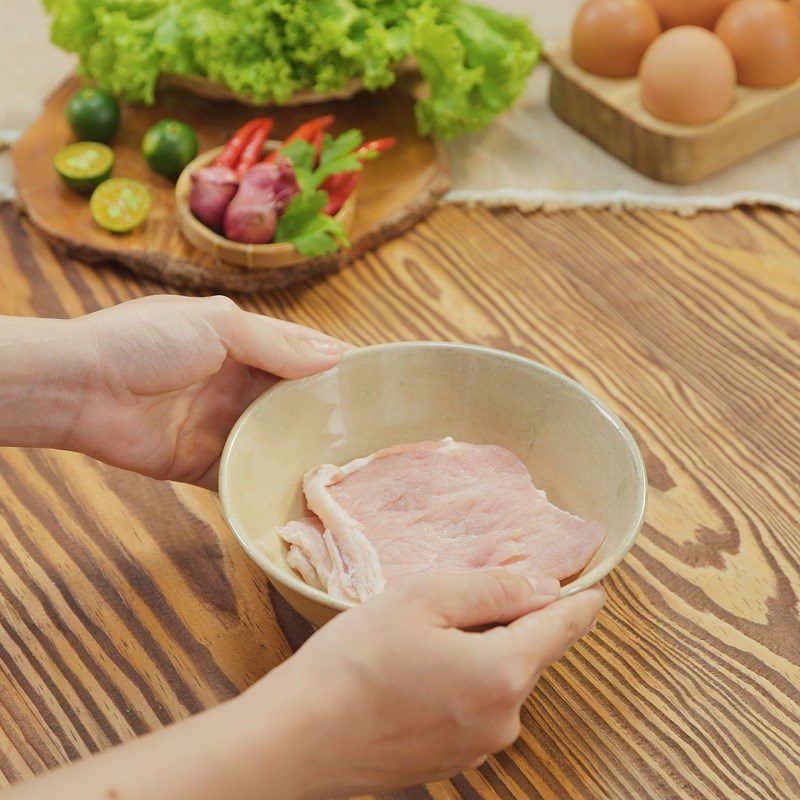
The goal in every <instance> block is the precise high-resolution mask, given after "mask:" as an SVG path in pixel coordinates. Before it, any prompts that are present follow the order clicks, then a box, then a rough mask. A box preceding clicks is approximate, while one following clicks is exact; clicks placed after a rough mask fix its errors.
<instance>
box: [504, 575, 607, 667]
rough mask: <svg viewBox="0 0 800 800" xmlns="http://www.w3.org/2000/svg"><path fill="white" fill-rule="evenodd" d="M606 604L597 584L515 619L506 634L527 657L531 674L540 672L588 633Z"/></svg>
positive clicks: (601, 588)
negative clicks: (508, 634) (532, 671)
mask: <svg viewBox="0 0 800 800" xmlns="http://www.w3.org/2000/svg"><path fill="white" fill-rule="evenodd" d="M605 600H606V593H605V590H604V589H603V587H602V586H600V584H597V585H596V586H592V587H591V588H590V589H585V590H584V591H582V592H579V593H578V594H574V595H572V596H571V597H564V598H562V599H561V600H559V601H558V602H557V603H553V604H552V605H549V606H548V607H547V608H544V609H542V610H541V611H537V612H536V613H535V614H528V615H527V616H524V617H521V618H519V619H517V620H516V621H515V622H513V623H512V624H511V625H509V626H508V628H507V629H506V630H507V631H508V633H510V634H511V636H510V637H509V638H510V640H512V641H513V642H515V646H516V647H517V649H518V650H520V651H522V652H525V653H527V654H528V657H529V658H530V664H529V666H530V668H531V670H535V671H537V672H541V671H542V670H543V669H545V668H546V667H549V666H550V664H552V663H553V662H554V661H556V660H557V659H559V658H561V656H563V655H564V653H565V652H566V651H567V650H569V648H570V647H572V645H573V644H575V642H576V641H577V640H578V639H580V638H581V636H583V635H584V634H585V633H588V631H590V630H591V628H592V626H593V625H594V622H595V620H596V619H597V615H598V614H599V613H600V610H601V609H602V608H603V604H604V603H605Z"/></svg>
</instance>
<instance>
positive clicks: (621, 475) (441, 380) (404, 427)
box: [220, 342, 647, 625]
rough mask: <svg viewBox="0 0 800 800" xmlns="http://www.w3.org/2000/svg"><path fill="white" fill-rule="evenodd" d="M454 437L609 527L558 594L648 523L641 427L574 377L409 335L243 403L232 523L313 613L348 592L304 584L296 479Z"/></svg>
mask: <svg viewBox="0 0 800 800" xmlns="http://www.w3.org/2000/svg"><path fill="white" fill-rule="evenodd" d="M445 436H452V437H454V438H455V439H457V440H462V441H465V442H472V443H474V444H498V445H502V446H503V447H507V448H508V449H509V450H511V451H513V452H514V453H516V454H517V456H519V458H520V459H521V460H522V461H523V462H524V463H525V465H526V466H527V468H528V470H529V471H530V473H531V475H532V477H533V481H534V483H535V484H536V485H537V486H539V487H541V488H542V489H544V490H545V491H546V492H547V495H548V497H549V498H550V499H551V500H552V501H553V502H554V503H556V504H557V505H559V506H561V507H562V508H564V509H566V510H567V511H570V512H572V513H573V514H579V515H580V516H582V517H584V518H586V519H592V520H602V521H603V522H605V523H606V524H607V525H608V531H609V532H608V536H607V538H606V540H605V542H604V543H603V545H602V547H601V548H600V550H599V551H598V552H597V553H596V555H595V556H594V558H593V559H592V561H591V562H590V563H589V564H588V565H587V567H586V569H585V570H584V571H583V572H582V573H581V574H580V575H579V576H578V577H577V578H576V579H575V580H573V581H572V582H571V583H569V584H567V585H566V586H564V588H563V590H562V594H565V595H566V594H572V593H574V592H577V591H580V590H581V589H585V588H586V587H588V586H591V585H592V584H594V583H597V581H599V580H600V579H601V578H603V577H604V576H605V575H607V574H608V573H609V572H610V571H611V570H612V569H613V568H614V567H615V566H616V565H617V564H619V562H620V561H621V560H622V558H623V557H624V556H625V554H626V553H627V552H628V550H630V548H631V546H632V545H633V542H634V540H635V539H636V535H637V534H638V533H639V530H640V528H641V526H642V522H643V519H644V512H645V504H646V495H647V476H646V474H645V467H644V462H643V460H642V455H641V453H640V452H639V449H638V447H637V446H636V443H635V441H634V440H633V437H632V436H631V434H630V433H629V432H628V430H627V429H626V428H625V426H624V425H623V424H622V423H621V422H620V421H619V419H618V418H617V417H616V415H615V414H614V413H613V412H611V411H610V410H609V409H608V408H606V407H605V406H604V405H603V404H602V403H601V402H600V401H599V400H598V399H597V398H596V397H594V396H593V395H592V394H590V393H589V392H588V391H587V390H586V389H584V388H583V387H581V386H580V385H579V384H577V383H575V381H572V380H570V379H569V378H567V377H565V376H564V375H561V374H559V373H558V372H554V371H553V370H551V369H548V368H547V367H544V366H542V365H541V364H537V363H536V362H533V361H529V360H527V359H525V358H521V357H519V356H514V355H511V354H508V353H503V352H500V351H498V350H489V349H487V348H483V347H474V346H470V345H460V344H439V343H435V342H405V343H398V344H385V345H376V346H374V347H365V348H362V349H359V350H353V351H352V352H349V353H348V354H347V355H346V356H345V357H344V359H343V360H342V363H341V364H340V365H339V366H338V367H337V368H335V369H333V370H330V371H329V372H325V373H323V374H321V375H316V376H314V377H311V378H305V379H303V380H298V381H284V382H282V383H280V384H278V385H277V386H275V387H274V388H273V389H271V390H270V391H268V392H267V393H266V394H264V395H263V396H262V397H260V398H259V399H258V400H256V402H255V403H253V404H252V405H251V406H250V408H248V409H247V411H245V413H244V414H243V415H242V417H241V419H239V421H238V422H237V423H236V425H235V426H234V428H233V430H232V431H231V435H230V437H229V438H228V443H227V445H226V447H225V452H224V453H223V456H222V463H221V466H220V496H221V499H222V505H223V508H224V510H225V514H226V516H227V519H228V522H229V524H230V526H231V528H232V529H233V532H234V533H235V534H236V537H237V538H238V539H239V541H240V542H241V544H242V546H243V547H244V549H245V550H246V551H247V552H248V554H249V555H250V556H251V557H252V558H253V559H254V560H255V561H256V562H257V563H258V564H259V565H260V566H261V567H262V569H264V571H265V572H266V573H267V574H268V575H269V578H270V580H271V581H272V583H273V584H274V585H275V588H276V589H277V590H278V591H279V592H280V593H281V594H282V595H283V597H285V598H286V600H288V602H289V603H291V605H292V606H294V608H295V609H296V610H297V611H299V612H300V613H301V614H302V615H303V616H304V617H306V618H307V619H309V620H310V621H311V622H312V623H313V624H315V625H321V624H322V623H323V622H326V621H327V620H328V619H330V618H331V617H332V616H334V614H336V613H337V612H338V611H341V610H343V609H345V608H347V607H348V604H347V603H344V602H341V601H339V600H334V599H333V598H331V597H329V596H328V595H327V594H325V592H322V591H319V590H318V589H314V588H312V587H311V586H308V585H307V584H306V583H304V582H303V581H302V580H301V579H300V577H299V576H298V575H297V574H296V573H295V572H294V571H293V570H292V569H291V568H290V567H288V566H287V564H286V558H285V552H286V550H285V545H284V544H283V542H282V541H281V540H280V539H279V538H278V536H277V534H276V533H275V528H276V527H278V526H280V525H283V524H284V523H285V522H286V521H287V520H290V519H294V518H296V517H299V516H302V515H303V497H302V492H301V490H300V481H301V478H302V476H303V473H304V472H305V471H306V470H308V469H310V468H311V467H314V466H317V465H319V464H322V463H326V462H328V463H333V464H343V463H345V462H346V461H349V460H351V459H353V458H356V457H358V456H363V455H366V454H368V453H371V452H372V451H373V450H377V449H378V448H381V447H388V446H389V445H393V444H398V443H401V442H413V441H421V440H425V439H441V438H443V437H445Z"/></svg>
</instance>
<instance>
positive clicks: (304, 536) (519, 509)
mask: <svg viewBox="0 0 800 800" xmlns="http://www.w3.org/2000/svg"><path fill="white" fill-rule="evenodd" d="M303 490H304V493H305V496H306V500H307V503H308V507H309V509H310V511H311V512H312V514H311V515H310V516H308V517H306V518H304V519H302V520H296V521H293V522H290V523H288V524H287V525H285V526H284V527H283V528H280V529H279V530H278V533H279V535H280V536H281V537H282V538H283V539H284V541H286V542H287V543H288V544H289V545H290V548H289V554H288V557H287V559H288V562H289V564H290V566H292V567H293V568H294V569H296V570H297V571H298V572H299V573H300V575H301V576H302V577H303V579H304V580H305V581H306V582H307V583H309V584H311V585H313V586H317V587H321V588H324V589H325V590H326V591H327V592H328V593H329V594H331V595H332V596H334V597H337V598H340V599H347V600H366V599H367V598H369V597H371V596H372V595H374V594H376V593H378V592H380V591H382V590H383V588H384V586H385V583H386V581H391V580H392V579H394V578H396V577H398V576H400V575H405V574H408V573H414V572H463V571H465V570H469V569H484V568H487V567H502V568H504V569H508V570H511V571H513V572H517V573H521V574H536V573H539V574H544V575H550V576H552V577H555V578H566V577H568V576H570V575H574V574H575V573H576V572H578V571H580V570H581V569H582V568H583V567H584V566H585V565H586V564H587V562H588V561H589V559H590V558H591V557H592V555H593V554H594V553H595V551H596V550H597V548H598V547H599V546H600V544H601V542H602V541H603V539H604V537H605V535H606V529H605V525H603V524H602V523H600V522H585V521H584V520H582V519H580V518H579V517H575V516H573V515H571V514H568V513H567V512H566V511H562V510H561V509H559V508H557V507H556V506H554V505H553V504H552V503H549V502H548V500H547V497H546V495H545V493H544V492H542V491H541V490H539V489H537V488H536V487H535V486H534V485H533V483H532V482H531V478H530V475H529V474H528V471H527V469H526V468H525V466H524V465H523V464H522V462H521V461H520V460H519V459H518V458H517V457H516V456H515V455H514V454H513V453H511V452H509V451H508V450H505V449H504V448H502V447H497V446H495V445H473V444H466V443H463V442H454V441H453V440H452V439H444V440H442V441H437V442H417V443H414V444H404V445H398V446H396V447H390V448H387V449H386V450H379V451H378V452H377V453H374V454H373V455H371V456H367V457H366V458H360V459H356V460H355V461H351V462H350V463H349V464H346V465H344V466H343V467H335V466H333V465H331V464H324V465H323V466H321V467H318V468H317V469H313V470H311V471H310V472H308V473H306V475H305V477H304V479H303Z"/></svg>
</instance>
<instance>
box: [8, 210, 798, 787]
mask: <svg viewBox="0 0 800 800" xmlns="http://www.w3.org/2000/svg"><path fill="white" fill-rule="evenodd" d="M0 223H1V224H0V313H4V314H38V315H47V316H57V317H63V316H70V315H77V314H82V313H84V312H87V311H93V310H94V309H97V308H100V307H102V306H107V305H110V304H112V303H116V302H119V301H122V300H127V299H128V298H131V297H136V296H138V295H141V294H147V293H151V292H157V291H160V287H158V286H156V285H154V284H149V283H143V282H141V281H139V280H137V279H135V278H133V277H132V276H131V275H129V274H126V273H123V272H119V271H115V270H113V269H93V268H88V267H85V266H82V265H80V264H78V263H75V262H73V261H70V260H67V259H64V258H59V257H58V256H56V255H54V254H53V253H51V251H50V250H49V248H48V246H47V245H46V244H45V242H44V241H42V239H41V238H40V237H39V236H38V235H36V234H34V233H33V232H32V231H31V230H30V229H29V227H28V226H27V225H26V224H25V223H24V222H21V221H20V220H19V219H18V216H17V214H16V212H15V211H14V210H12V209H11V207H9V206H5V207H3V208H2V209H0ZM239 299H240V301H241V303H242V305H244V306H246V307H248V308H251V309H257V310H259V311H262V312H264V313H269V314H275V315H277V316H281V317H285V318H288V319H292V320H296V321H298V322H303V323H307V324H311V325H315V326H319V327H321V328H324V329H325V330H327V331H329V332H330V333H333V334H335V335H337V336H341V337H344V338H347V339H350V340H351V341H353V342H355V343H358V344H366V343H372V342H380V341H387V340H394V339H452V340H463V341H469V342H479V343H481V344H488V345H491V346H494V347H501V348H505V349H507V350H511V351H514V352H517V353H523V354H525V355H528V356H531V357H533V358H536V359H539V360H541V361H543V362H545V363H547V364H549V365H552V366H553V367H556V368H557V369H560V370H562V371H564V372H566V373H568V374H570V375H572V376H574V377H575V378H577V379H578V380H580V381H582V382H583V383H585V384H586V385H587V386H589V387H590V388H591V389H592V390H594V391H595V392H597V393H598V394H599V395H600V396H601V397H603V398H604V399H605V400H607V401H608V402H609V403H610V404H611V405H612V406H613V407H614V408H616V409H617V410H618V412H619V413H620V415H621V416H622V418H623V419H624V420H625V422H626V423H627V424H628V425H629V427H630V428H631V430H632V431H633V432H634V434H635V436H636V438H637V439H638V441H639V444H640V445H641V447H642V450H643V452H644V453H645V455H646V459H647V465H648V471H649V476H650V491H651V495H650V498H651V500H650V509H649V512H648V517H647V525H646V526H645V529H644V531H643V532H642V535H641V536H640V537H639V541H638V544H637V546H636V547H635V548H634V549H633V551H632V552H631V554H630V555H629V556H628V557H627V558H626V559H625V562H624V563H623V564H622V566H621V567H619V568H618V569H617V570H616V571H615V572H614V573H613V574H612V575H611V576H610V577H609V578H608V579H607V580H606V581H605V585H606V588H607V590H608V594H609V600H608V604H607V607H606V610H605V611H604V613H603V614H602V616H601V618H600V622H599V625H598V626H597V628H596V630H595V631H594V632H593V633H592V634H590V635H589V636H587V637H586V638H585V639H584V640H583V641H582V642H580V643H579V644H578V645H577V646H576V647H575V648H574V649H573V650H572V651H571V652H570V653H569V654H568V655H567V657H566V658H564V659H563V661H561V662H560V663H559V664H557V665H556V666H554V667H553V668H552V669H550V670H549V671H548V672H547V673H546V674H545V675H544V677H543V678H542V680H541V681H540V683H539V685H538V687H537V689H536V691H535V692H534V694H533V695H532V697H531V698H530V700H529V701H528V703H527V704H526V706H525V710H524V728H525V730H524V734H523V736H522V738H521V739H520V740H519V742H517V744H516V745H515V746H514V747H512V748H511V749H510V750H508V751H507V752H504V753H501V754H499V755H497V756H495V757H493V758H492V759H490V760H489V762H488V763H487V764H486V765H485V766H483V767H481V768H480V769H479V770H477V771H475V772H472V773H470V774H467V775H463V776H460V777H458V778H455V779H454V780H453V781H450V782H445V783H440V784H437V785H433V786H429V787H427V788H417V789H414V790H409V791H407V792H404V793H402V796H403V797H407V798H424V799H425V800H429V798H436V800H455V798H458V797H459V796H460V797H461V798H463V799H464V800H474V798H479V797H481V798H502V800H507V799H508V798H512V797H519V798H523V797H528V798H539V797H542V798H558V799H560V798H565V797H569V798H637V799H638V798H692V800H694V799H695V798H734V797H735V798H753V800H767V799H768V798H776V799H777V798H782V799H783V800H788V799H789V798H797V797H798V796H800V690H799V689H798V686H800V666H799V665H800V619H798V594H800V532H799V531H798V519H800V500H799V499H798V485H799V484H800V310H799V303H800V221H798V219H797V218H795V217H792V216H785V215H782V214H780V213H777V212H774V211H770V210H756V211H734V212H730V213H706V214H702V215H700V216H698V217H696V218H694V219H690V220H682V219H679V218H677V217H675V216H670V215H656V214H649V213H636V214H623V215H619V216H618V215H615V214H612V213H597V212H591V213H589V212H573V213H562V214H555V215H553V216H544V215H533V216H524V215H522V214H520V213H518V212H515V211H508V212H503V213H497V214H491V213H489V212H487V211H485V210H477V209H476V210H465V209H457V208H453V207H450V208H444V209H442V210H440V211H438V212H436V213H435V214H434V215H433V216H432V217H430V218H429V220H428V221H427V222H425V223H423V224H420V225H419V226H418V227H417V228H416V229H415V230H413V231H412V232H410V233H408V234H407V235H405V236H404V237H403V238H402V239H399V240H396V241H394V242H392V243H390V244H388V245H386V246H384V247H382V248H381V249H380V250H378V251H377V252H374V253H371V254H369V255H367V256H366V257H365V258H363V259H361V260H360V261H359V262H357V263H356V264H355V265H354V266H352V267H350V268H348V269H346V270H345V271H344V272H342V273H341V274H339V275H336V276H334V277H332V278H330V279H329V280H327V281H325V282H322V283H316V284H314V285H307V286H302V287H299V288H297V289H294V290H292V291H282V292H279V293H276V294H274V295H272V296H259V297H253V298H239ZM0 515H2V516H0V602H2V608H0V625H1V626H2V634H0V665H1V666H0V669H1V670H2V678H1V679H0V704H1V705H2V709H1V710H0V731H2V733H1V740H2V750H1V751H0V770H2V773H3V778H4V780H5V781H16V780H19V779H22V778H25V777H27V776H29V775H31V774H32V773H35V772H40V771H42V770H45V769H49V768H51V767H54V766H56V765H58V764H62V763H65V762H67V761H69V760H71V759H77V758H80V757H82V756H84V755H86V754H87V753H91V752H94V751H96V750H99V749H102V748H104V747H108V746H109V745H112V744H115V743H117V742H120V741H124V740H126V739H130V738H132V737H133V736H135V735H137V734H141V733H144V732H146V731H148V730H151V729H152V728H156V727H158V726H161V725H165V724H167V723H169V722H171V721H172V720H175V719H180V718H182V717H185V716H187V715H188V714H191V713H193V712H195V711H198V710H200V709H202V708H204V707H206V706H209V705H212V704H214V703H218V702H219V701H221V700H224V699H225V698H227V697H231V696H232V695H234V694H236V693H237V692H238V691H239V690H241V689H242V688H243V687H245V686H246V685H248V684H249V683H251V682H252V681H254V680H256V679H257V678H258V677H259V676H261V675H263V674H264V673H265V672H266V671H267V670H269V669H270V668H271V667H273V666H275V664H277V663H278V662H279V661H280V660H281V659H283V658H286V657H287V656H288V655H289V654H290V652H291V647H292V645H296V644H297V642H298V641H300V640H302V637H303V636H304V635H307V633H308V631H307V630H306V629H305V628H304V626H303V625H301V624H299V623H298V621H297V619H296V618H294V617H293V616H292V615H291V613H290V612H289V611H288V610H287V609H286V608H285V607H284V606H281V605H279V604H277V603H276V605H275V610H273V607H272V605H271V603H270V593H269V590H268V585H267V581H266V580H265V578H264V576H263V575H262V574H261V573H260V572H259V570H258V569H257V568H255V567H254V566H253V565H252V564H251V563H250V562H249V561H248V559H247V558H246V557H245V555H244V554H243V553H242V551H241V550H240V549H239V547H238V546H237V545H236V543H235V541H234V540H233V537H232V536H231V534H230V533H229V532H228V530H227V529H226V526H225V524H224V522H223V520H222V517H221V515H220V510H219V504H218V502H217V498H216V497H215V496H214V495H212V494H209V493H206V492H203V491H201V490H196V489H192V488H187V487H185V486H177V485H169V484H160V483H155V482H153V481H150V480H147V479H145V478H141V477H138V476H135V475H131V474H127V473H124V472H120V471H118V470H114V469H111V468H109V467H105V466H103V465H100V464H97V463H95V462H92V461H90V460H89V459H87V458H84V457H82V456H79V455H74V454H64V453H51V452H33V451H30V452H28V451H22V450H5V451H0ZM283 631H286V633H284V632H283Z"/></svg>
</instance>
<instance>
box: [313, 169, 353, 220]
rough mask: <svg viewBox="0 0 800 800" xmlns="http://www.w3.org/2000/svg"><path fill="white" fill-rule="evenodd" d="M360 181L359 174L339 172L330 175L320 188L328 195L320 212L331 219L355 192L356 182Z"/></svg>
mask: <svg viewBox="0 0 800 800" xmlns="http://www.w3.org/2000/svg"><path fill="white" fill-rule="evenodd" d="M360 180H361V173H360V172H339V173H338V174H336V175H331V176H330V178H328V180H326V181H325V183H323V184H322V188H323V189H324V190H325V191H326V192H327V193H328V202H327V203H326V204H325V208H324V209H323V210H322V213H323V214H327V215H328V216H329V217H332V216H333V215H334V214H336V213H337V212H338V211H339V210H340V209H341V208H342V206H343V205H344V204H345V202H346V201H347V198H348V197H350V195H351V194H353V192H354V191H355V188H356V186H358V182H359V181H360Z"/></svg>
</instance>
